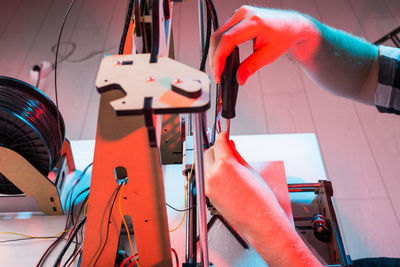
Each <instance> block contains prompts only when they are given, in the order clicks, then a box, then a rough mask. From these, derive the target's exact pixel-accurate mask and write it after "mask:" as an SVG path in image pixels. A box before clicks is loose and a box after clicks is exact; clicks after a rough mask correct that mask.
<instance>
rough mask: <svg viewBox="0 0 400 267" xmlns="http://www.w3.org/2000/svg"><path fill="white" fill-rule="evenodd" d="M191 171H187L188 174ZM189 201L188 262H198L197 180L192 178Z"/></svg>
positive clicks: (187, 225)
mask: <svg viewBox="0 0 400 267" xmlns="http://www.w3.org/2000/svg"><path fill="white" fill-rule="evenodd" d="M188 175H189V172H187V175H186V176H188ZM187 178H189V177H187ZM187 186H188V190H187V200H186V201H187V203H188V207H192V208H191V209H189V210H188V211H187V216H186V257H185V259H186V263H196V262H197V216H196V215H197V212H196V208H193V207H196V194H195V193H194V192H195V190H194V186H195V182H194V180H193V174H192V178H191V179H190V181H189V182H188V185H187Z"/></svg>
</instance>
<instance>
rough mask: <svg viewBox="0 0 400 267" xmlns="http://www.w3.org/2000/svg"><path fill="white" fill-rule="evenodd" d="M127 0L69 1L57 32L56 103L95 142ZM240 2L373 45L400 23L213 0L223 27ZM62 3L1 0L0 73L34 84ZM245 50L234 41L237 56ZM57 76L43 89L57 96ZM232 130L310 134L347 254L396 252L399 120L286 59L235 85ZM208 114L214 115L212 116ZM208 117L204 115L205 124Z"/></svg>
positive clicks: (189, 45) (195, 49)
mask: <svg viewBox="0 0 400 267" xmlns="http://www.w3.org/2000/svg"><path fill="white" fill-rule="evenodd" d="M126 2H127V1H126V0H114V1H109V0H84V1H76V4H75V6H74V8H73V9H72V11H71V14H70V17H69V18H68V21H67V24H66V26H65V30H64V34H63V45H62V49H61V54H62V55H66V54H68V52H70V53H69V54H70V56H69V57H67V58H65V59H64V60H63V61H62V62H61V63H60V64H59V72H58V90H59V91H58V94H59V106H60V109H61V112H62V114H63V117H64V119H65V122H66V125H67V137H68V138H70V139H73V140H74V139H93V138H94V136H95V129H96V123H97V109H98V102H99V95H98V94H97V92H96V90H95V88H94V80H95V77H96V73H97V68H98V65H99V62H100V60H101V58H102V56H103V54H112V53H116V51H117V47H118V44H119V39H120V35H121V32H122V26H123V20H124V15H125V8H126ZM243 4H249V5H258V6H264V7H273V8H285V9H294V10H298V11H301V12H304V13H308V14H310V15H312V16H314V17H315V18H317V19H318V20H320V21H322V22H324V23H326V24H329V25H332V26H335V27H337V28H340V29H343V30H346V31H349V32H351V33H353V34H356V35H359V36H362V37H364V38H366V39H367V40H369V41H375V40H376V39H378V38H379V37H381V36H382V35H384V34H385V33H387V32H389V31H391V30H392V29H394V28H395V27H397V26H399V25H400V1H399V0H264V1H262V0H252V1H245V0H230V1H228V0H216V1H215V5H216V8H217V11H218V14H219V16H220V21H221V23H222V22H223V21H225V20H226V19H227V18H228V17H229V16H230V15H232V14H233V12H234V10H235V9H237V8H238V7H240V6H241V5H243ZM68 5H69V1H67V0H35V1H31V0H13V1H7V0H0V6H1V8H0V75H4V76H12V77H15V78H18V79H21V80H24V81H27V82H31V83H33V81H31V80H30V77H29V73H28V72H29V69H30V68H31V67H32V66H33V65H34V64H37V63H40V62H41V61H43V60H48V61H54V54H53V53H52V47H53V46H54V45H55V43H56V41H57V36H58V33H59V29H60V23H61V21H62V18H63V16H64V13H65V11H66V9H67V7H68ZM197 29H198V28H197V1H195V0H184V1H183V2H182V3H176V4H175V9H174V16H173V30H174V37H175V48H176V58H177V59H178V60H179V61H182V62H184V63H186V64H189V65H192V66H195V67H197V66H198V65H199V42H198V32H197ZM251 50H252V45H251V44H250V43H247V44H244V45H242V46H241V57H242V59H244V58H245V57H246V56H247V55H249V53H250V52H251ZM53 83H54V76H53V74H51V75H50V76H49V77H47V78H45V79H43V80H42V81H41V84H40V89H41V90H43V91H44V92H45V93H46V94H47V95H48V96H50V97H51V98H52V99H54V85H53ZM237 110H238V112H237V113H238V116H237V118H236V119H234V120H233V121H232V133H233V134H280V133H304V132H307V133H308V132H313V133H316V135H317V138H318V140H319V144H320V148H321V152H322V155H323V161H324V164H325V167H326V170H327V173H328V177H330V179H331V181H332V182H333V186H334V190H335V201H336V206H337V212H338V214H339V216H340V219H341V222H342V225H343V232H344V233H343V234H344V237H345V241H346V243H347V245H348V247H349V248H350V251H349V253H350V255H351V256H352V258H353V259H356V258H360V257H368V256H391V257H400V241H399V240H400V117H396V116H394V115H384V114H379V113H378V112H377V111H376V109H375V108H374V107H367V106H364V105H361V104H358V103H354V102H350V101H348V100H344V99H340V98H338V97H335V96H332V95H330V94H328V93H326V92H325V91H323V90H321V89H320V88H318V87H317V86H316V85H315V84H314V83H313V82H312V81H310V80H309V79H308V77H307V76H306V75H305V74H304V73H303V72H302V71H301V70H300V69H299V68H298V67H297V66H296V65H295V64H294V63H293V62H291V61H290V60H289V58H287V57H286V56H283V57H282V58H280V59H278V60H277V61H276V62H274V63H272V64H271V65H269V66H267V67H265V68H263V69H262V70H261V71H259V72H258V73H257V74H255V75H254V76H253V77H251V78H250V79H249V80H248V82H247V84H246V86H244V87H242V88H240V92H239V100H238V105H237ZM209 117H211V116H209ZM210 122H211V119H210V120H209V123H210Z"/></svg>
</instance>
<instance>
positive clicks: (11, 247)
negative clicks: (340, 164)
mask: <svg viewBox="0 0 400 267" xmlns="http://www.w3.org/2000/svg"><path fill="white" fill-rule="evenodd" d="M232 139H233V140H234V141H235V144H236V148H237V150H238V151H239V153H240V154H241V155H242V156H243V157H244V158H245V159H246V160H247V161H248V162H257V161H273V160H283V161H284V164H285V171H286V175H287V180H288V182H289V183H308V182H316V181H318V180H323V179H326V173H325V169H324V166H323V163H322V159H321V153H320V151H319V147H318V142H317V139H316V137H315V135H314V134H279V135H246V136H232ZM71 145H72V151H73V154H74V159H75V164H76V168H77V171H76V173H75V174H73V175H70V176H69V177H68V178H67V181H69V182H71V181H73V180H74V179H76V178H77V177H78V176H79V174H80V173H81V172H82V170H83V169H84V168H85V167H86V166H87V165H88V164H89V163H90V162H92V160H93V153H94V141H72V142H71ZM163 173H164V184H165V192H166V201H167V202H168V203H169V204H171V205H173V206H175V207H177V208H183V205H184V204H183V201H184V183H185V178H184V177H183V176H182V174H181V173H182V167H181V165H168V166H163ZM90 175H91V170H89V171H88V172H87V174H86V175H85V177H84V178H83V181H82V182H81V183H80V184H79V186H78V187H77V188H76V189H75V193H74V196H76V195H77V194H78V193H79V192H80V191H81V190H83V189H84V188H86V187H87V186H88V185H89V184H90ZM64 199H65V194H63V195H62V200H64ZM0 207H1V205H0ZM167 211H168V221H169V226H170V229H171V228H174V227H175V226H176V225H177V224H178V223H179V222H180V220H181V218H182V216H183V214H182V213H180V212H176V211H173V210H171V209H169V208H167ZM65 219H66V216H43V215H41V214H40V213H32V212H19V213H0V232H3V231H4V232H5V231H7V232H19V233H24V234H29V235H36V236H44V235H54V234H56V233H58V232H61V231H62V230H63V228H64V224H65ZM184 236H185V227H184V226H182V227H181V228H180V229H178V230H177V231H175V232H173V233H171V245H172V247H173V248H175V249H176V250H177V252H178V255H179V258H180V262H183V259H184V251H185V250H184V248H185V239H184ZM14 238H18V237H15V236H9V235H0V240H5V239H14ZM51 242H52V240H28V241H18V242H11V243H3V244H2V243H0V255H2V259H1V266H35V264H36V263H37V261H38V259H39V258H40V256H41V255H42V254H43V252H44V251H45V249H46V248H47V247H48V246H49V244H50V243H51ZM209 245H210V261H211V262H213V263H214V264H215V265H216V266H218V267H220V266H266V265H265V263H264V262H263V260H262V259H261V258H260V257H259V256H258V254H257V253H256V252H255V251H254V250H252V249H250V250H247V251H243V249H242V248H241V246H240V245H239V244H238V243H237V242H236V240H235V239H234V238H233V237H232V236H231V235H230V233H229V232H228V231H227V230H226V229H225V227H224V226H223V225H222V224H220V223H216V224H215V226H214V227H213V229H212V231H210V232H209ZM60 248H61V246H59V248H58V249H56V250H55V251H54V252H53V253H52V254H51V255H50V257H49V258H48V261H47V264H46V265H45V266H52V264H53V262H54V260H55V258H56V257H57V255H58V251H59V250H60ZM67 254H68V253H67Z"/></svg>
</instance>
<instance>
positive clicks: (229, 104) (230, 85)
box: [221, 46, 240, 139]
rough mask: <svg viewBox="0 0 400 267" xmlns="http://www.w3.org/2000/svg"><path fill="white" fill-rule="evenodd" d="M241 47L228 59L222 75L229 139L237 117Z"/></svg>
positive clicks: (224, 111) (223, 101)
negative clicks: (232, 122) (233, 121)
mask: <svg viewBox="0 0 400 267" xmlns="http://www.w3.org/2000/svg"><path fill="white" fill-rule="evenodd" d="M239 64H240V61H239V47H237V46H235V48H234V49H233V51H232V53H231V54H230V55H229V56H228V57H227V58H226V62H225V68H224V71H223V72H222V74H221V94H222V114H221V115H222V117H224V118H225V119H226V120H227V121H226V133H227V136H228V139H229V132H230V127H231V119H232V118H234V117H235V116H236V111H235V107H236V100H237V94H238V89H239V84H238V82H237V80H236V72H237V69H238V67H239Z"/></svg>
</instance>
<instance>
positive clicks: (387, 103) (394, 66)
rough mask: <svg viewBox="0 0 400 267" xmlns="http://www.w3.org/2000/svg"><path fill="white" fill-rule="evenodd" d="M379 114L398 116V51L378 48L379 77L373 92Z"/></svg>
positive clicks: (390, 48) (399, 93)
mask: <svg viewBox="0 0 400 267" xmlns="http://www.w3.org/2000/svg"><path fill="white" fill-rule="evenodd" d="M375 105H376V107H377V109H378V110H379V112H383V113H394V114H397V115H400V49H399V48H394V47H388V46H379V77H378V87H377V88H376V92H375Z"/></svg>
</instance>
